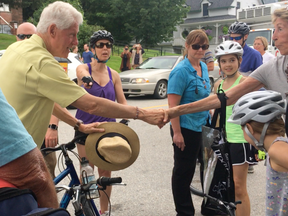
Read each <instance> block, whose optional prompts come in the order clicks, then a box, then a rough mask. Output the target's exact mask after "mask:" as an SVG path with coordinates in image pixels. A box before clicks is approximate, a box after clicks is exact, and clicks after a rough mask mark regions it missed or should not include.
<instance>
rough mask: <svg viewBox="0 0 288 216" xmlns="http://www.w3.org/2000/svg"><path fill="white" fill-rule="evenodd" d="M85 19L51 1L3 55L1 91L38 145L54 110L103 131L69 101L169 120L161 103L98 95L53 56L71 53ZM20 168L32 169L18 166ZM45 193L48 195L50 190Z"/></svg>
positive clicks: (79, 126)
mask: <svg viewBox="0 0 288 216" xmlns="http://www.w3.org/2000/svg"><path fill="white" fill-rule="evenodd" d="M82 22H83V17H82V14H81V13H80V12H78V11H77V10H76V9H75V8H74V7H73V6H72V5H70V4H69V3H65V2H61V1H56V2H54V3H51V4H49V5H48V6H47V7H46V8H45V9H44V10H43V12H42V14H41V17H40V20H39V23H38V25H37V34H34V35H33V36H32V37H31V38H30V39H29V40H24V41H22V42H17V43H14V44H12V45H10V46H9V47H8V49H7V50H6V52H5V54H4V55H3V56H2V58H1V59H0V64H1V68H0V86H1V89H2V91H3V94H4V95H5V97H6V99H7V101H8V102H9V103H10V104H11V106H12V107H14V109H15V110H16V112H17V114H18V116H19V118H20V119H21V121H22V123H23V124H24V126H25V128H26V129H27V131H28V132H29V133H30V134H31V136H32V137H33V139H34V141H35V143H36V144H37V145H38V147H39V145H41V144H42V142H43V139H44V136H45V133H46V129H47V127H48V124H49V119H50V116H51V113H53V115H55V116H56V117H58V118H60V119H61V120H63V121H64V122H66V123H68V124H69V125H71V126H72V127H74V129H75V130H79V131H81V132H84V133H93V132H103V131H104V129H102V128H100V127H98V126H99V123H91V124H86V125H85V124H83V123H82V122H81V121H80V120H78V119H76V118H75V117H73V116H72V115H71V114H70V113H69V112H68V111H67V110H66V109H65V108H64V107H67V106H68V105H70V104H71V105H72V106H74V107H76V108H78V109H81V110H83V111H85V112H88V113H91V114H96V115H100V116H104V117H110V118H126V119H129V118H133V119H140V120H143V121H145V122H147V123H150V124H153V125H158V127H162V126H163V125H164V124H165V123H166V122H164V117H165V114H166V112H164V111H163V110H162V109H160V110H158V109H157V110H156V109H153V110H144V109H141V108H138V107H134V106H128V105H122V104H118V103H115V102H112V101H109V100H107V99H104V98H99V97H95V96H92V95H90V94H88V93H87V92H86V91H85V90H84V89H83V88H81V87H80V86H78V85H76V84H75V83H74V82H73V81H71V80H70V79H69V77H68V76H67V74H66V73H65V72H64V70H63V68H62V67H61V66H60V65H59V63H58V62H57V61H56V60H55V59H54V56H58V57H62V58H67V57H68V53H69V52H70V48H71V47H72V46H74V45H77V44H78V40H77V33H78V31H79V25H80V24H81V23H82ZM7 72H9V77H7ZM7 78H8V81H7ZM54 104H55V106H54ZM53 107H54V109H53ZM165 118H167V117H165ZM0 158H1V149H0ZM31 169H33V167H31ZM19 172H27V174H28V173H29V171H28V170H27V171H25V170H22V169H20V168H19ZM3 175H5V173H4V174H3V173H1V174H0V178H2V176H3ZM6 179H7V178H6ZM17 181H21V179H14V184H17ZM12 184H13V182H12ZM35 187H37V186H35ZM36 191H37V190H36ZM37 195H38V196H39V193H38V194H36V196H37ZM46 196H47V199H50V196H49V194H46Z"/></svg>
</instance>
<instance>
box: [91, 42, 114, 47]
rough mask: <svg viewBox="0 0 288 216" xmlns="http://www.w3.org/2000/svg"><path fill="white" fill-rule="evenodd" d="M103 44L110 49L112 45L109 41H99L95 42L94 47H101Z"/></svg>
mask: <svg viewBox="0 0 288 216" xmlns="http://www.w3.org/2000/svg"><path fill="white" fill-rule="evenodd" d="M104 45H106V47H107V49H110V48H112V46H113V44H112V43H110V42H107V43H102V42H100V43H96V45H95V46H96V47H97V48H101V49H102V48H103V47H104Z"/></svg>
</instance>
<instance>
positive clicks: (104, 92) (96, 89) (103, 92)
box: [75, 63, 116, 124]
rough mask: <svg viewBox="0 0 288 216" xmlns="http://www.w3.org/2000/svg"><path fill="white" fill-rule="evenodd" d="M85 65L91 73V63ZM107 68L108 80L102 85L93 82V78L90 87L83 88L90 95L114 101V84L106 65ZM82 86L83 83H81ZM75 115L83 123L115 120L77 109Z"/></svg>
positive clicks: (114, 120)
mask: <svg viewBox="0 0 288 216" xmlns="http://www.w3.org/2000/svg"><path fill="white" fill-rule="evenodd" d="M87 65H88V67H89V73H90V75H91V72H92V70H91V64H90V63H88V64H87ZM107 69H108V74H109V77H110V80H109V82H108V83H107V84H106V85H105V86H104V87H102V86H100V85H99V84H98V83H97V82H95V81H94V80H93V85H92V87H91V88H90V89H85V90H86V91H87V92H88V93H89V94H91V95H94V96H97V97H102V98H106V99H109V100H111V101H115V89H114V84H113V81H112V75H111V70H110V68H109V67H108V66H107ZM82 87H83V85H82ZM83 88H84V87H83ZM75 117H76V118H77V119H81V120H82V121H83V122H84V123H85V124H89V123H92V122H104V121H107V122H116V119H115V118H106V117H102V116H96V115H92V114H89V113H86V112H84V111H82V110H79V109H77V112H76V116H75Z"/></svg>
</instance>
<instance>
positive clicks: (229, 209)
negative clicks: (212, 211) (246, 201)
mask: <svg viewBox="0 0 288 216" xmlns="http://www.w3.org/2000/svg"><path fill="white" fill-rule="evenodd" d="M190 191H191V192H192V194H194V195H196V196H200V197H203V198H207V199H209V200H210V201H211V202H213V203H215V204H216V205H219V206H223V207H224V209H225V210H226V211H223V210H221V209H218V210H219V211H221V212H222V213H224V214H228V215H230V216H235V215H236V214H235V211H236V205H238V204H241V201H235V202H226V201H223V200H220V199H217V198H215V197H212V196H210V195H208V194H205V193H203V192H202V191H200V190H197V189H196V188H194V187H193V186H190Z"/></svg>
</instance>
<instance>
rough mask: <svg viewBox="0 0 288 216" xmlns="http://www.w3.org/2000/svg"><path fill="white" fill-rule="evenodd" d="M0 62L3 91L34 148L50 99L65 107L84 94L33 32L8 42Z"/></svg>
mask: <svg viewBox="0 0 288 216" xmlns="http://www.w3.org/2000/svg"><path fill="white" fill-rule="evenodd" d="M0 65H1V67H0V86H1V89H2V91H3V94H4V95H5V97H6V99H7V101H8V103H9V104H10V105H11V106H12V107H14V109H15V110H16V112H17V114H18V116H19V118H20V120H21V121H22V123H23V125H24V126H25V128H26V130H27V131H28V132H29V134H30V135H31V136H32V137H33V139H34V141H35V143H36V144H37V146H38V147H40V146H41V144H42V142H43V140H44V137H45V133H46V130H47V127H48V124H49V120H50V117H51V114H52V110H53V106H54V102H56V103H58V104H59V105H60V106H61V107H66V106H68V105H70V104H71V103H73V102H74V101H76V100H77V99H78V98H80V97H82V96H83V95H84V94H86V93H87V92H86V91H85V90H84V89H83V88H81V87H80V86H78V85H76V84H75V83H74V82H73V81H71V80H70V79H69V77H68V76H67V74H66V73H65V71H64V70H63V68H62V67H61V66H60V64H59V63H58V62H57V61H56V60H55V59H54V57H53V56H52V54H51V53H50V52H48V51H47V49H46V46H45V43H44V41H43V40H42V38H41V37H39V36H38V35H36V34H35V35H33V36H32V37H31V38H30V39H27V40H24V41H20V42H16V43H13V44H12V45H10V46H9V47H8V49H7V50H6V52H5V53H4V55H3V56H2V58H1V59H0Z"/></svg>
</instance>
